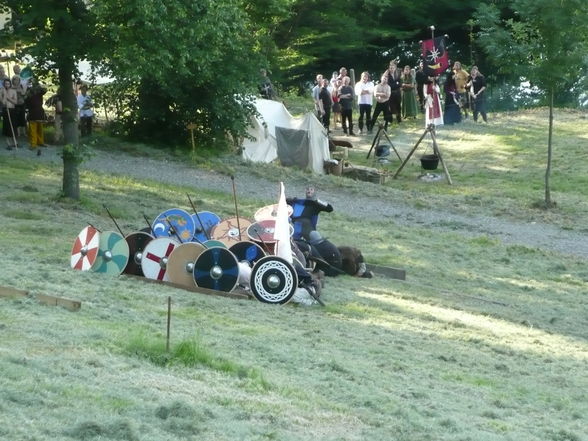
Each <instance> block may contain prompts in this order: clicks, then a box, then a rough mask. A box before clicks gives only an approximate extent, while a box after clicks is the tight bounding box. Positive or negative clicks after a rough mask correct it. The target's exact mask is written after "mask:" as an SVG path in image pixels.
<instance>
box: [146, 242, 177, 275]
mask: <svg viewBox="0 0 588 441" xmlns="http://www.w3.org/2000/svg"><path fill="white" fill-rule="evenodd" d="M178 245H179V242H177V241H175V240H173V239H172V238H170V237H160V238H157V239H153V240H152V241H151V242H149V243H148V244H147V246H146V247H145V250H144V251H143V256H142V258H141V268H143V274H145V277H147V278H148V279H153V280H162V281H165V282H167V281H169V276H168V274H167V261H168V259H169V256H170V255H171V253H172V251H173V250H174V248H175V247H177V246H178Z"/></svg>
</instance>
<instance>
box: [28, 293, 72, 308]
mask: <svg viewBox="0 0 588 441" xmlns="http://www.w3.org/2000/svg"><path fill="white" fill-rule="evenodd" d="M35 298H36V299H37V301H38V302H39V303H42V304H43V305H49V306H61V307H63V308H65V309H67V310H69V311H78V310H79V309H80V308H81V307H82V302H80V301H78V300H71V299H65V298H63V297H55V296H50V295H47V294H37V295H36V296H35Z"/></svg>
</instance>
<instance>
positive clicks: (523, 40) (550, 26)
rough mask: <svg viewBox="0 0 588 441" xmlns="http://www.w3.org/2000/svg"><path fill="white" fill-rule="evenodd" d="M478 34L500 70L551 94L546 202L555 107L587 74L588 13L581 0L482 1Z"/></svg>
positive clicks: (549, 190) (547, 202) (549, 192)
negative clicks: (504, 5)
mask: <svg viewBox="0 0 588 441" xmlns="http://www.w3.org/2000/svg"><path fill="white" fill-rule="evenodd" d="M476 16H477V19H478V22H479V24H480V26H481V30H480V33H479V38H480V41H481V43H482V44H483V46H484V47H485V50H486V51H487V54H488V56H489V58H490V60H491V61H492V62H493V63H494V65H495V66H496V67H497V68H498V69H499V70H500V71H502V72H505V73H509V74H512V75H514V76H515V77H520V78H525V79H527V80H529V81H530V82H531V83H532V84H537V85H538V86H539V87H540V88H541V89H542V90H544V91H545V92H546V93H547V95H548V97H549V130H548V138H547V167H546V172H545V200H544V202H545V206H547V207H550V206H552V205H553V202H552V200H551V189H550V173H551V165H552V164H551V157H552V135H553V107H554V105H555V102H556V97H558V96H562V95H564V94H565V93H566V92H567V91H569V90H570V89H571V88H572V87H573V85H574V84H578V83H579V82H580V81H582V78H583V77H584V78H585V76H586V75H587V73H588V28H587V27H586V23H587V22H588V11H587V9H586V3H585V1H584V0H559V1H553V0H512V2H511V3H510V5H509V9H508V10H500V9H499V8H498V7H497V6H496V5H495V4H488V5H481V6H480V7H479V9H478V12H477V14H476Z"/></svg>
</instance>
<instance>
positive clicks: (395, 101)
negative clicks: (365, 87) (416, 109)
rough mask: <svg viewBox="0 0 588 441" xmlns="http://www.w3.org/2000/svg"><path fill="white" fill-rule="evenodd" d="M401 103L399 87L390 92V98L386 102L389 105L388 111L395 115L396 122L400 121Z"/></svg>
mask: <svg viewBox="0 0 588 441" xmlns="http://www.w3.org/2000/svg"><path fill="white" fill-rule="evenodd" d="M401 103H402V94H401V92H400V89H397V90H393V91H392V93H391V94H390V99H389V100H388V104H389V106H390V113H391V114H392V115H396V121H398V122H401V121H402V116H401V111H402V110H401V109H402V107H401Z"/></svg>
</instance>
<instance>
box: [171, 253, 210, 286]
mask: <svg viewBox="0 0 588 441" xmlns="http://www.w3.org/2000/svg"><path fill="white" fill-rule="evenodd" d="M205 249H206V248H205V247H204V245H200V244H199V243H195V242H188V243H183V244H181V245H179V246H177V247H176V248H174V250H173V251H172V253H171V254H170V256H169V259H168V260H167V274H168V277H169V281H170V282H173V283H177V284H179V285H183V286H188V287H191V286H194V285H195V283H194V263H195V262H196V259H197V258H198V256H200V254H202V252H203V251H204V250H205Z"/></svg>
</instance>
